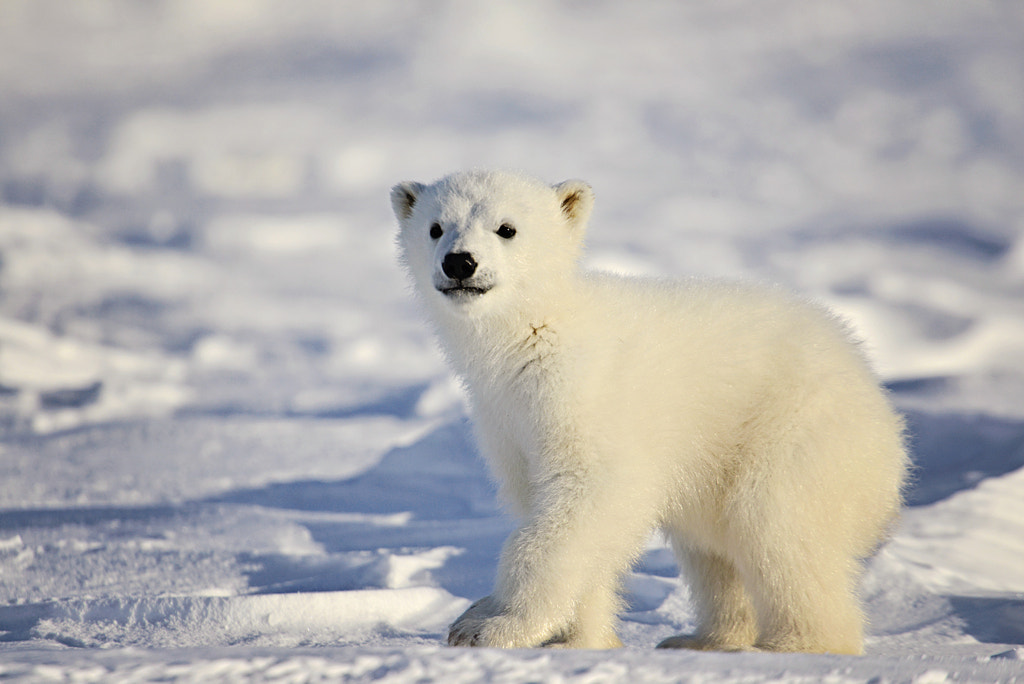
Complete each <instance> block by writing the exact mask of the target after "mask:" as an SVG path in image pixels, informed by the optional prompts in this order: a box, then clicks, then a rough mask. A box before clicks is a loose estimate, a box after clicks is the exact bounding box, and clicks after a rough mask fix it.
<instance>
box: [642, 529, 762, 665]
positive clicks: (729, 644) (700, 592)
mask: <svg viewBox="0 0 1024 684" xmlns="http://www.w3.org/2000/svg"><path fill="white" fill-rule="evenodd" d="M673 545H674V546H675V548H676V554H677V556H678V557H679V561H680V564H681V565H682V566H684V569H685V570H686V578H687V579H688V580H689V583H690V593H691V595H692V597H693V601H694V604H695V606H696V608H697V634H696V635H693V636H685V635H684V636H675V637H670V638H668V639H665V640H664V641H662V642H661V643H660V644H658V648H691V649H699V650H715V651H742V650H749V649H751V648H752V647H753V645H754V642H755V641H756V640H757V619H756V615H755V613H754V607H753V605H752V604H751V602H750V597H749V596H748V595H747V592H746V590H745V589H744V586H743V580H742V578H741V577H740V574H739V572H738V571H737V569H736V567H735V566H734V565H733V564H732V563H731V562H729V561H728V560H726V559H725V558H723V557H721V556H718V555H716V554H712V553H709V552H706V551H699V550H696V549H693V548H685V547H684V546H683V545H682V544H679V543H676V542H674V543H673Z"/></svg>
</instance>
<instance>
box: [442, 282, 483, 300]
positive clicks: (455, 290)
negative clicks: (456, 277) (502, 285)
mask: <svg viewBox="0 0 1024 684" xmlns="http://www.w3.org/2000/svg"><path fill="white" fill-rule="evenodd" d="M437 289H438V290H439V291H440V292H441V293H442V294H444V295H445V296H446V297H452V298H457V297H458V298H461V297H479V296H480V295H482V294H484V293H486V292H487V291H488V290H490V289H491V288H489V287H473V286H471V285H463V284H462V283H459V284H458V285H453V286H452V287H439V288H437Z"/></svg>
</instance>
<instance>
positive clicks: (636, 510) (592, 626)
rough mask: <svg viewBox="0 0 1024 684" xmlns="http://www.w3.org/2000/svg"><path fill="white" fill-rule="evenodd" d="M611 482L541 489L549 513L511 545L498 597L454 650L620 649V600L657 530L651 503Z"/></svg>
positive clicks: (554, 480) (556, 479)
mask: <svg viewBox="0 0 1024 684" xmlns="http://www.w3.org/2000/svg"><path fill="white" fill-rule="evenodd" d="M604 475H605V476H604V477H602V478H600V479H599V480H597V481H594V480H591V479H589V478H587V477H586V476H585V475H580V474H577V473H571V474H561V475H556V476H553V477H550V478H548V479H547V480H546V481H545V482H544V483H542V485H541V486H539V487H538V489H537V493H538V496H537V500H538V502H542V503H543V508H542V509H541V510H540V511H538V512H537V513H536V514H535V515H534V517H533V518H532V519H531V520H530V521H529V522H528V523H527V524H525V525H523V526H522V527H521V528H519V529H518V530H516V531H515V532H514V533H513V534H512V536H511V537H510V538H509V539H508V541H507V542H506V543H505V548H504V550H503V551H502V557H501V562H500V564H499V568H498V581H497V585H496V587H495V591H494V593H493V594H492V595H491V596H488V597H487V598H484V599H481V600H480V601H477V602H476V603H475V604H473V605H472V606H471V607H470V608H469V609H468V610H467V611H466V612H465V613H464V614H463V615H462V617H460V618H459V619H458V620H456V621H455V623H454V624H453V625H452V627H451V632H450V634H449V637H448V643H449V644H451V645H453V646H492V647H500V648H528V647H536V646H543V645H548V644H552V643H556V642H560V641H564V642H566V645H570V646H576V647H587V648H609V647H614V646H618V645H620V642H619V641H618V639H617V637H616V636H615V633H614V622H615V614H614V613H615V609H616V603H617V602H616V600H615V599H614V596H615V593H616V589H617V588H618V584H619V581H620V578H621V576H622V574H623V573H624V572H625V571H626V570H627V569H628V568H629V565H630V562H631V561H632V559H633V557H634V556H635V554H636V552H637V550H638V549H639V548H640V546H641V545H642V544H643V542H644V540H645V539H646V534H647V532H648V531H649V530H650V528H651V526H652V523H651V505H650V504H651V502H650V501H643V500H642V499H641V498H640V497H637V496H634V495H635V494H636V493H638V492H640V491H642V490H640V489H639V488H629V487H627V488H626V489H625V490H623V489H622V488H621V480H618V479H616V478H615V477H614V475H615V474H614V473H605V474H604Z"/></svg>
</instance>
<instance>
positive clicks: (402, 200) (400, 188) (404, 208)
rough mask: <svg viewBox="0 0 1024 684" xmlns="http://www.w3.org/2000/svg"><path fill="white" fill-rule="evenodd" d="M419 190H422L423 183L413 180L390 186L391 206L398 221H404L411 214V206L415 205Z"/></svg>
mask: <svg viewBox="0 0 1024 684" xmlns="http://www.w3.org/2000/svg"><path fill="white" fill-rule="evenodd" d="M421 192H423V183H416V182H415V181H406V182H404V183H399V184H398V185H396V186H395V187H393V188H391V208H392V209H393V210H394V212H395V216H396V217H398V220H399V221H404V220H405V219H407V218H409V217H410V216H412V208H413V206H415V205H416V200H417V199H418V198H419V196H420V193H421Z"/></svg>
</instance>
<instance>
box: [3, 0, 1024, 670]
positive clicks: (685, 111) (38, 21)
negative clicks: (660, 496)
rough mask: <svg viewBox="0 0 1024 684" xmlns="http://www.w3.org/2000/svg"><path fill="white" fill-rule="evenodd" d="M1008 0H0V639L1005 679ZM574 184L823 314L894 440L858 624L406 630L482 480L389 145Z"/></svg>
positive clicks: (697, 253) (1022, 35)
mask: <svg viewBox="0 0 1024 684" xmlns="http://www.w3.org/2000/svg"><path fill="white" fill-rule="evenodd" d="M1022 93H1024V5H1021V4H1020V3H1017V2H1013V1H1011V0H992V1H990V2H970V3H964V2H955V1H953V0H940V1H938V2H932V3H927V4H922V3H914V2H910V1H909V0H896V1H892V0H865V1H864V2H860V3H856V4H855V5H854V4H842V3H817V4H807V3H805V2H799V1H798V0H770V1H769V2H755V1H753V0H750V1H729V2H720V3H685V2H681V3H653V2H652V3H615V2H594V3H577V2H573V1H571V0H565V1H560V2H533V1H528V2H519V3H468V2H436V3H419V2H405V1H403V0H394V1H392V0H380V1H375V2H372V3H368V2H347V1H345V2H328V1H326V0H325V1H323V2H307V1H305V0H302V1H299V2H290V3H285V4H279V3H268V2H250V1H248V0H223V1H218V2H206V1H205V0H187V1H171V0H167V1H158V2H141V1H128V0H94V1H91V2H81V3H79V2H75V3H66V2H61V1H60V0H6V1H5V2H3V3H0V677H26V678H35V679H74V680H76V681H94V680H106V679H111V678H116V679H121V680H126V681H147V680H154V679H169V678H179V679H190V680H207V679H209V680H225V679H238V678H248V679H253V680H266V681H277V680H288V681H302V680H316V679H325V680H326V679H329V680H342V679H345V678H347V679H348V680H350V681H364V680H380V681H389V682H414V681H444V682H463V681H465V682H470V681H473V682H476V681H493V682H513V681H516V682H518V681H557V682H597V681H601V682H605V681H621V682H636V681H644V682H659V681H687V682H710V681H715V682H722V681H725V682H761V681H780V680H785V681H796V682H800V681H808V682H809V681H831V682H848V681H849V682H855V681H870V680H874V681H916V682H922V683H923V682H944V681H1017V680H1024V161H1022V160H1024V96H1022V95H1021V94H1022ZM474 166H496V167H511V168H522V169H524V170H527V171H529V172H531V173H533V174H536V175H540V176H542V177H544V178H547V179H548V180H550V181H552V182H554V181H558V180H562V179H564V178H570V177H581V178H584V179H586V180H587V181H589V182H590V183H591V184H592V185H593V187H594V189H595V192H596V194H597V206H596V209H595V213H594V218H593V220H592V222H591V229H590V238H589V251H588V253H587V262H588V264H589V265H591V266H593V267H597V268H604V269H608V270H616V271H622V272H633V273H644V274H654V275H664V276H672V275H683V274H713V275H719V276H727V277H736V278H744V279H749V280H761V281H773V282H780V283H782V284H784V285H787V286H789V287H791V288H793V289H795V290H798V291H800V292H802V293H805V294H807V295H809V296H812V297H814V298H817V299H819V300H821V301H823V302H826V303H827V304H829V305H830V306H832V307H834V308H835V309H836V310H837V311H839V312H841V313H842V314H843V315H844V316H846V317H847V318H848V319H849V320H850V321H851V322H852V324H853V325H854V326H855V328H856V329H857V330H858V331H859V332H860V334H861V335H862V336H863V337H864V338H865V340H866V341H867V346H868V349H869V352H870V353H871V355H872V357H873V358H874V359H875V361H876V365H877V369H878V371H879V373H880V374H881V376H882V377H883V379H884V380H885V382H886V383H887V385H888V386H889V388H890V389H891V391H892V392H893V397H894V400H895V402H896V403H897V405H898V406H899V407H900V409H901V410H903V411H904V412H905V413H906V415H907V417H908V420H909V424H910V428H911V433H912V442H913V454H914V460H915V464H916V472H915V477H914V483H913V487H912V489H911V490H910V492H909V495H908V499H909V501H908V503H909V506H908V508H907V510H906V513H905V515H904V518H903V522H902V525H901V526H900V528H899V529H898V530H897V531H896V533H895V535H894V536H893V538H892V540H891V541H890V542H889V543H888V544H887V545H886V546H885V547H883V548H882V549H881V551H880V552H879V553H878V554H877V555H876V556H875V557H874V558H873V559H871V560H870V561H869V562H868V564H867V568H866V573H865V578H864V586H863V595H864V598H865V602H866V606H867V612H868V615H869V618H870V621H871V626H870V629H869V636H868V641H867V655H865V656H864V657H860V658H852V657H834V656H807V655H776V654H761V653H743V654H722V653H687V652H682V653H660V652H654V651H653V649H652V647H653V645H654V644H655V643H657V642H658V641H659V640H660V639H661V638H663V637H665V636H668V635H671V634H675V633H679V632H685V631H687V630H690V629H692V628H693V612H692V608H691V607H690V604H689V599H688V595H687V590H686V586H685V583H684V582H682V581H681V580H680V579H678V578H677V576H676V568H675V566H674V563H673V561H672V558H671V554H670V552H669V551H668V549H667V548H666V546H665V545H664V543H663V542H662V540H661V539H660V538H658V537H653V538H652V539H651V540H650V543H649V545H648V548H647V551H646V553H645V554H644V556H643V559H642V561H641V563H640V564H639V566H638V567H637V568H636V570H635V572H634V573H633V575H632V576H631V579H630V581H629V583H628V591H629V595H628V602H629V607H628V612H627V613H626V615H625V616H624V619H623V622H622V625H621V635H622V638H623V641H624V642H625V644H626V647H625V648H624V649H621V650H618V651H614V652H600V653H599V652H583V651H555V650H536V651H493V650H487V649H483V650H468V649H449V648H446V647H443V646H441V643H442V639H443V636H444V635H445V633H446V627H447V624H448V623H449V622H450V621H451V619H452V618H453V617H455V616H456V615H458V614H459V612H460V611H461V610H463V609H464V608H465V607H466V606H467V605H468V603H469V601H470V600H472V599H475V598H477V597H479V596H481V595H483V594H485V593H486V592H487V591H488V590H489V587H490V585H491V582H492V580H493V574H494V569H495V561H496V554H497V552H498V550H499V548H500V544H501V542H502V540H503V539H504V537H505V535H506V534H507V533H508V532H509V530H510V529H511V525H512V523H511V521H510V520H509V519H508V518H506V517H504V516H503V514H502V513H501V511H500V510H498V508H497V506H496V503H495V500H494V491H493V488H492V486H491V484H490V483H489V481H488V479H487V476H486V473H485V472H484V470H483V468H482V465H481V464H480V463H479V461H478V460H477V458H476V454H475V452H474V448H473V445H472V442H471V440H470V437H469V430H468V426H467V425H466V421H465V410H464V406H463V402H462V397H461V394H460V390H459V388H458V386H457V385H456V384H455V383H454V382H453V381H452V380H451V379H450V377H449V375H448V373H447V371H446V370H445V368H444V365H443V363H442V361H441V358H440V356H439V354H438V352H437V351H436V347H435V345H434V343H433V341H432V340H431V338H430V335H429V332H428V330H427V328H426V326H425V325H424V323H423V321H422V318H421V316H420V314H419V312H418V311H417V310H416V308H415V305H414V303H413V300H412V299H411V297H409V295H408V292H407V290H406V286H405V283H404V282H403V276H402V273H401V271H400V269H399V268H398V266H397V264H396V263H395V254H394V247H393V234H394V231H395V228H394V226H393V219H392V217H391V212H390V208H389V206H388V189H389V188H390V187H391V185H392V184H394V183H395V182H398V181H400V180H422V181H429V180H432V179H434V178H436V177H438V176H440V175H443V174H445V173H447V172H449V171H452V170H455V169H460V168H467V167H474Z"/></svg>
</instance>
